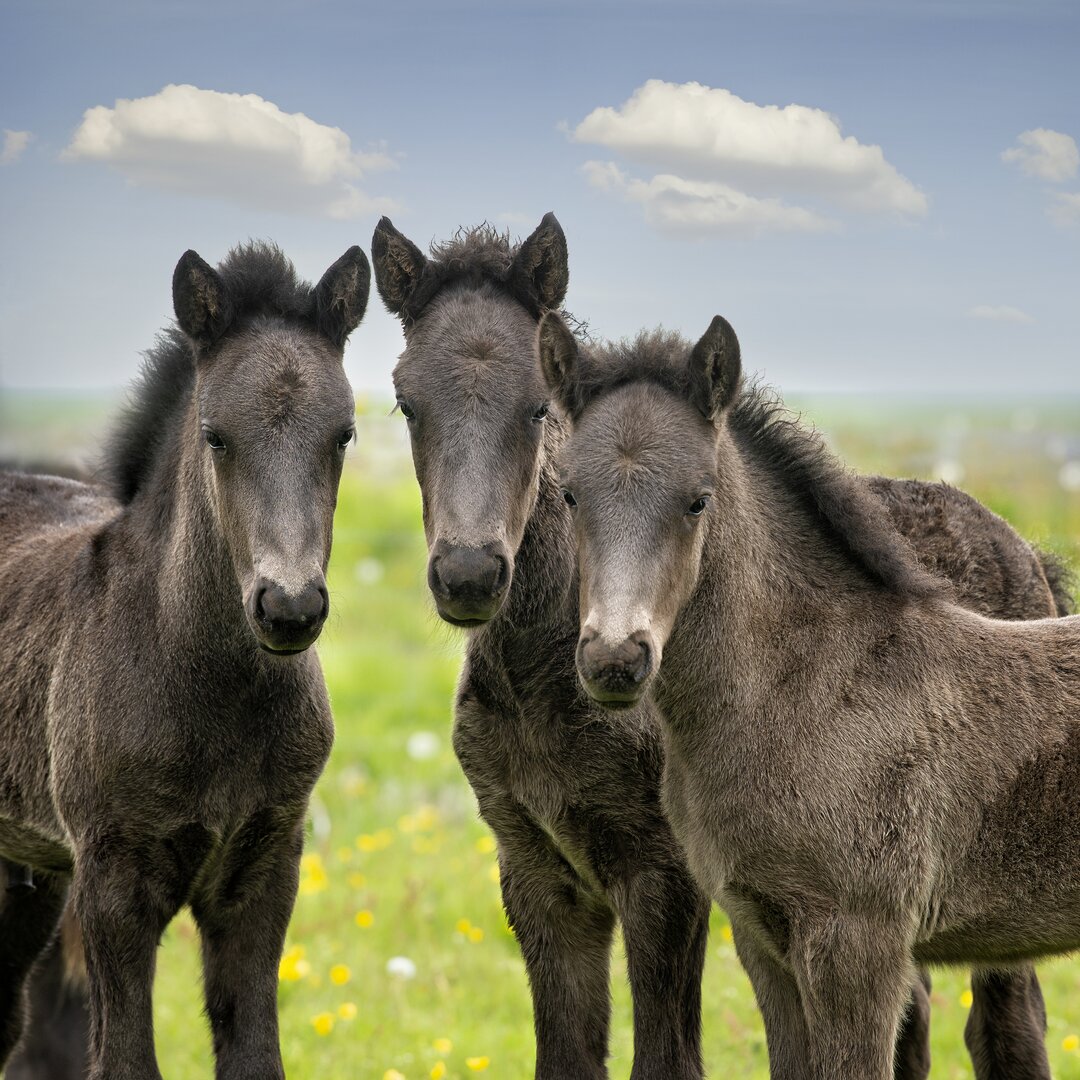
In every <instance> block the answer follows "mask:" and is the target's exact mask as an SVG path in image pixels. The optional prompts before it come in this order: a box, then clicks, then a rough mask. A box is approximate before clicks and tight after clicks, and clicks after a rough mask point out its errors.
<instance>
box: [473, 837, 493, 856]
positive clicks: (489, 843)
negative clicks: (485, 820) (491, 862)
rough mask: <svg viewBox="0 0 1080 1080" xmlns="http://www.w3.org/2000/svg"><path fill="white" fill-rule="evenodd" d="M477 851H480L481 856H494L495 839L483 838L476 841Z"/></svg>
mask: <svg viewBox="0 0 1080 1080" xmlns="http://www.w3.org/2000/svg"><path fill="white" fill-rule="evenodd" d="M476 850H477V851H479V852H480V854H481V855H490V854H492V853H493V852H494V850H495V837H494V836H481V837H480V839H479V840H477V841H476Z"/></svg>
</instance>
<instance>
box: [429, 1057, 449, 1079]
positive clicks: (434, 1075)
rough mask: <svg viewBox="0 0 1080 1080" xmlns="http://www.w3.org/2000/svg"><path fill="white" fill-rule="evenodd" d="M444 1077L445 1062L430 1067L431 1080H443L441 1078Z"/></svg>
mask: <svg viewBox="0 0 1080 1080" xmlns="http://www.w3.org/2000/svg"><path fill="white" fill-rule="evenodd" d="M445 1075H446V1062H445V1061H436V1062H435V1064H434V1065H432V1066H431V1080H443V1077H444V1076H445Z"/></svg>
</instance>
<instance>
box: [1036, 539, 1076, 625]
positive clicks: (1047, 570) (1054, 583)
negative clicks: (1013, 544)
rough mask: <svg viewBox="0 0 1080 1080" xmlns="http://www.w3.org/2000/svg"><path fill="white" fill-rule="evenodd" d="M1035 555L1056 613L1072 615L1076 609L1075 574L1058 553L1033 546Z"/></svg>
mask: <svg viewBox="0 0 1080 1080" xmlns="http://www.w3.org/2000/svg"><path fill="white" fill-rule="evenodd" d="M1035 557H1036V558H1037V559H1038V560H1039V565H1040V566H1041V567H1042V572H1043V574H1044V575H1045V577H1046V584H1047V585H1049V586H1050V593H1051V595H1052V596H1053V598H1054V607H1055V608H1057V613H1058V615H1072V614H1073V613H1074V612H1075V611H1076V598H1075V595H1074V591H1075V589H1076V584H1077V582H1076V574H1075V573H1074V572H1073V570H1072V568H1071V567H1070V566H1069V564H1068V563H1067V562H1066V561H1065V560H1064V559H1063V558H1062V557H1061V556H1060V555H1054V554H1053V553H1051V552H1049V551H1043V550H1042V549H1041V548H1035Z"/></svg>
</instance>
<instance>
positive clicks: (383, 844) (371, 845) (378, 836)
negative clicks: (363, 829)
mask: <svg viewBox="0 0 1080 1080" xmlns="http://www.w3.org/2000/svg"><path fill="white" fill-rule="evenodd" d="M393 842H394V833H393V830H392V829H380V830H379V831H378V832H377V833H361V834H360V835H359V836H358V837H357V838H356V846H357V847H358V848H359V849H360V850H361V851H366V852H371V851H382V850H383V849H384V848H388V847H389V846H390V845H391V844H392V843H393Z"/></svg>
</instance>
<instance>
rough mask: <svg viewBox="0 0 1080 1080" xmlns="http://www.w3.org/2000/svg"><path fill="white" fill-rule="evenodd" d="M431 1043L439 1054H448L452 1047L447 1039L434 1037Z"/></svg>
mask: <svg viewBox="0 0 1080 1080" xmlns="http://www.w3.org/2000/svg"><path fill="white" fill-rule="evenodd" d="M431 1045H432V1046H434V1047H435V1050H436V1051H437V1052H438V1053H440V1054H449V1053H450V1051H451V1050H453V1049H454V1044H453V1043H452V1042H451V1041H450V1040H449V1039H436V1040H435V1041H434V1042H433V1043H432V1044H431Z"/></svg>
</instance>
